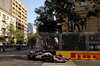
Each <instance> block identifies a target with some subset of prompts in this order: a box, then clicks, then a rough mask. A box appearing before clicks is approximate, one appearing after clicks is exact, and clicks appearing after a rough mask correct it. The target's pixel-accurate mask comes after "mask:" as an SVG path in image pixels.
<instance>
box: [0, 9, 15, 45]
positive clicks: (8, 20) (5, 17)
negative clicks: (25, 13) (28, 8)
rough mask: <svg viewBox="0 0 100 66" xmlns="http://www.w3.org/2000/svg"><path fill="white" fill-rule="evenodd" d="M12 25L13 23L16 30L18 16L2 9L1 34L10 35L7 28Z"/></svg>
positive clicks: (0, 13) (0, 12)
mask: <svg viewBox="0 0 100 66" xmlns="http://www.w3.org/2000/svg"><path fill="white" fill-rule="evenodd" d="M11 25H13V26H14V29H15V30H16V18H15V17H14V16H12V15H11V14H9V13H7V12H6V11H4V10H2V9H0V36H4V37H8V36H9V34H8V33H9V31H8V29H7V28H8V27H9V26H11ZM6 41H8V38H6ZM0 45H1V43H0Z"/></svg>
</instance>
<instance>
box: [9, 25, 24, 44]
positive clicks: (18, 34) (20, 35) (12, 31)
mask: <svg viewBox="0 0 100 66" xmlns="http://www.w3.org/2000/svg"><path fill="white" fill-rule="evenodd" d="M8 30H9V32H8V35H9V41H10V42H11V43H14V38H15V39H17V42H18V43H20V42H23V40H24V34H23V33H22V31H21V30H18V29H17V30H15V29H14V25H9V26H8Z"/></svg>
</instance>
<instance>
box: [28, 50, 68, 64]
mask: <svg viewBox="0 0 100 66" xmlns="http://www.w3.org/2000/svg"><path fill="white" fill-rule="evenodd" d="M27 57H28V59H29V60H31V59H33V60H36V59H41V60H43V61H46V60H48V61H50V62H66V61H68V60H69V58H68V57H66V58H64V56H63V55H61V54H59V56H56V55H52V54H51V53H50V52H36V51H30V52H29V54H28V55H27Z"/></svg>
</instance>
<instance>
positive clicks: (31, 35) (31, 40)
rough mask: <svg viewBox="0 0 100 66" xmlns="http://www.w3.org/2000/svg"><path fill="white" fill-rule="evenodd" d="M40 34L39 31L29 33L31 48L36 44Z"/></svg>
mask: <svg viewBox="0 0 100 66" xmlns="http://www.w3.org/2000/svg"><path fill="white" fill-rule="evenodd" d="M38 36H39V34H38V33H36V34H34V35H33V34H32V33H29V34H28V44H29V45H30V46H31V48H33V46H34V45H36V40H37V37H38Z"/></svg>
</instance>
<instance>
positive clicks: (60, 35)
mask: <svg viewBox="0 0 100 66" xmlns="http://www.w3.org/2000/svg"><path fill="white" fill-rule="evenodd" d="M59 50H60V51H61V50H62V34H59Z"/></svg>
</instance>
